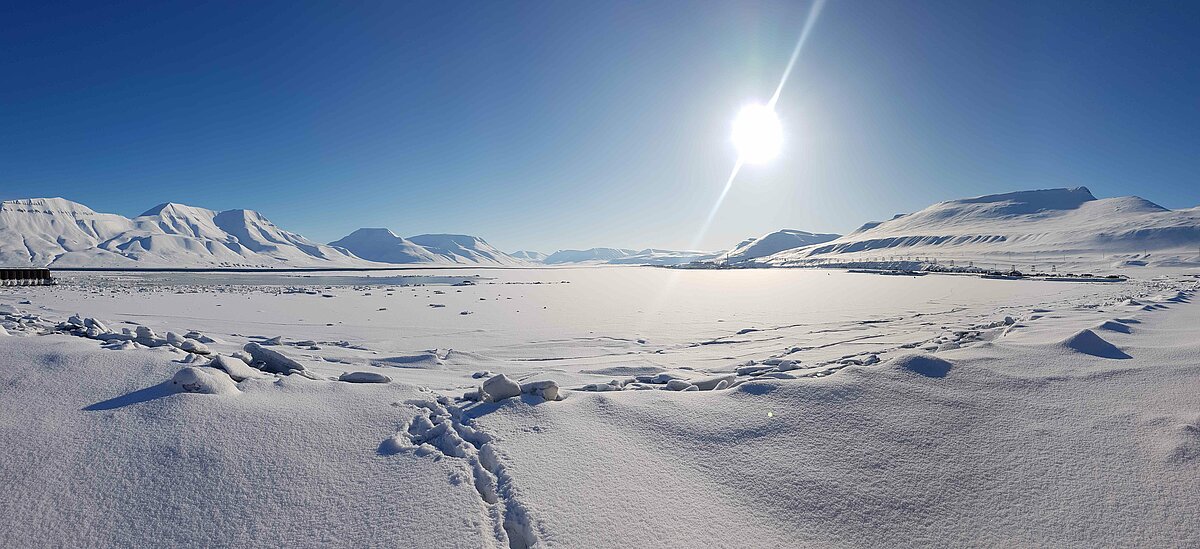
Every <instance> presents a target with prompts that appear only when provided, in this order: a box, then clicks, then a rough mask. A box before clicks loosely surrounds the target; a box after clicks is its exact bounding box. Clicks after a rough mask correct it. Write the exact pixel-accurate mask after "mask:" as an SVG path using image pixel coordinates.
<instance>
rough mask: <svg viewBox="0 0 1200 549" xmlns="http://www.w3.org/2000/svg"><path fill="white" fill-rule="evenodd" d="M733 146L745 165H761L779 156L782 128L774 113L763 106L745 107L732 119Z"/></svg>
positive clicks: (781, 143)
mask: <svg viewBox="0 0 1200 549" xmlns="http://www.w3.org/2000/svg"><path fill="white" fill-rule="evenodd" d="M733 146H734V147H736V148H737V151H738V155H739V156H740V158H741V160H742V161H743V162H745V163H747V164H762V163H763V162H767V161H768V160H771V159H773V158H775V157H776V156H778V155H779V150H780V149H781V148H782V147H783V126H782V125H780V124H779V117H778V116H776V115H775V111H774V110H772V109H771V108H770V107H767V106H764V105H747V106H745V107H743V108H742V110H741V111H740V112H738V115H737V117H736V118H734V119H733Z"/></svg>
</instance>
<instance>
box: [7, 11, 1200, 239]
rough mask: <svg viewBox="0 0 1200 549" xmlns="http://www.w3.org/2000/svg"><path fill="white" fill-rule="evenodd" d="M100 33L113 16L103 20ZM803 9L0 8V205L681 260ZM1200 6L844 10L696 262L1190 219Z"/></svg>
mask: <svg viewBox="0 0 1200 549" xmlns="http://www.w3.org/2000/svg"><path fill="white" fill-rule="evenodd" d="M110 4H111V5H110ZM808 9H809V5H808V3H807V2H750V1H738V2H703V1H697V0H690V1H686V2H667V1H661V2H513V3H508V2H422V3H415V2H414V3H401V2H378V3H369V2H368V3H362V4H359V5H353V6H352V5H350V3H337V2H325V3H302V2H278V3H272V2H266V1H262V2H206V3H196V4H187V3H183V2H145V3H138V2H117V3H101V2H90V1H88V2H79V3H76V4H72V3H70V2H58V3H50V2H44V3H43V2H27V3H19V4H13V3H9V2H4V3H3V4H0V74H2V75H3V85H0V198H5V199H7V198H17V197H28V196H63V197H65V198H69V199H72V200H76V201H79V202H82V203H84V204H87V205H88V206H90V207H92V208H93V209H96V210H99V211H107V212H114V213H120V214H124V215H130V216H132V215H136V214H138V213H141V212H142V211H144V210H146V209H148V208H150V207H151V206H154V205H155V204H157V203H161V202H166V201H174V202H182V203H186V204H191V205H196V206H204V207H208V208H213V209H228V208H250V209H255V210H259V211H261V212H263V213H264V214H265V215H267V216H268V217H269V218H271V219H272V220H273V221H275V222H276V223H277V224H279V225H281V226H283V227H285V228H288V229H291V230H294V231H297V232H300V233H302V234H305V235H307V236H309V237H311V238H314V239H317V240H321V241H330V240H334V239H336V238H339V237H341V236H343V235H344V234H346V233H348V232H350V231H352V230H353V229H355V228H358V227H362V226H383V227H389V228H391V229H393V230H395V231H396V232H398V233H400V234H405V235H409V234H416V233H423V232H458V233H469V234H476V235H480V236H483V237H484V238H486V239H488V240H489V241H491V242H492V243H493V244H495V245H497V246H499V247H501V248H502V249H507V250H514V249H519V248H526V249H536V250H542V251H553V250H555V249H559V248H569V247H576V248H579V247H592V246H622V247H633V248H640V247H649V246H653V247H662V248H682V247H687V246H688V245H689V244H690V243H691V242H692V240H693V238H695V236H696V234H697V231H699V229H700V226H701V225H702V224H703V222H704V219H705V218H706V217H707V215H708V212H709V209H710V208H711V207H712V205H713V203H714V202H715V200H716V198H717V196H718V195H719V194H720V191H721V188H722V186H723V184H724V181H725V178H726V176H727V175H728V173H729V170H730V167H731V166H732V164H733V162H734V160H735V157H736V153H735V152H734V150H733V148H732V146H731V145H730V143H729V129H730V122H731V119H732V117H733V115H734V114H735V113H736V112H737V110H738V109H739V108H740V107H741V106H742V105H743V104H745V103H747V102H750V101H753V100H755V99H757V100H759V101H765V100H766V99H767V98H769V96H770V94H771V93H772V92H773V91H774V87H775V85H776V83H777V81H778V78H779V76H780V73H781V71H782V70H783V67H784V65H785V64H786V61H787V58H788V56H789V55H790V53H791V50H792V47H793V45H794V44H795V41H796V38H797V37H798V35H799V31H800V29H801V27H802V26H803V23H804V19H805V17H806V15H807V13H808ZM1197 52H1200V2H1190V1H1180V2H1166V1H1163V2H1065V1H1059V2H1045V1H1037V2H1015V1H1004V2H970V1H961V0H954V1H940V0H939V1H922V2H914V1H908V0H904V1H886V0H879V1H866V0H830V2H829V3H828V4H827V5H826V7H825V9H824V11H823V12H822V14H821V17H820V19H819V20H818V21H817V23H816V26H815V27H814V30H813V34H812V35H811V37H810V40H809V42H808V43H807V44H806V46H805V48H804V51H803V52H802V54H801V57H800V59H799V61H798V63H797V65H796V68H795V71H794V72H793V74H792V77H791V79H790V80H789V82H788V84H787V87H786V88H785V89H784V92H783V95H782V97H781V98H780V101H779V104H778V109H777V110H778V112H779V114H780V117H781V118H782V119H783V124H784V129H785V132H786V140H787V141H786V143H785V146H784V150H783V153H782V156H781V157H780V158H778V159H777V160H776V161H774V162H772V163H770V164H767V165H763V166H753V167H748V168H746V169H744V170H743V171H742V173H741V174H740V175H739V177H738V180H737V181H736V183H735V185H734V187H733V189H732V191H731V192H730V195H729V197H728V199H727V200H726V201H725V202H724V204H723V205H722V208H721V210H720V212H719V213H718V215H717V218H716V220H715V222H714V223H713V226H712V228H711V229H710V230H709V231H708V233H707V235H706V236H705V238H704V239H703V240H702V241H701V247H704V248H710V249H717V248H725V247H728V246H731V245H733V244H735V243H736V242H738V241H739V240H741V239H743V238H745V237H746V236H751V235H755V234H759V233H764V232H767V231H771V230H774V229H778V228H782V227H788V228H797V229H806V230H813V231H832V232H845V231H850V230H852V229H854V228H855V227H856V226H858V225H859V224H861V223H862V222H864V221H868V220H872V219H881V218H887V217H890V216H891V215H892V214H894V213H897V212H901V211H910V210H914V209H918V208H921V207H923V206H925V205H928V204H929V203H932V202H936V201H939V200H945V199H950V198H956V197H963V196H969V195H978V194H987V193H992V192H1005V191H1010V190H1018V189H1029V188H1044V187H1062V186H1077V185H1086V186H1088V187H1089V188H1091V189H1092V191H1093V192H1094V193H1095V194H1097V195H1098V196H1119V195H1128V194H1137V195H1139V196H1143V197H1145V198H1147V199H1150V200H1152V201H1155V202H1157V203H1159V204H1162V205H1164V206H1168V207H1172V208H1180V207H1192V206H1196V205H1198V204H1200V177H1198V175H1197V174H1198V173H1200V71H1198V70H1197V69H1196V67H1197V64H1198V63H1200V58H1198V56H1200V54H1197Z"/></svg>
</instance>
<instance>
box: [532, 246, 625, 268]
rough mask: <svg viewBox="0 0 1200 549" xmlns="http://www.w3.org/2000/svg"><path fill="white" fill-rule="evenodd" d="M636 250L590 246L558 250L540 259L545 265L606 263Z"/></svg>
mask: <svg viewBox="0 0 1200 549" xmlns="http://www.w3.org/2000/svg"><path fill="white" fill-rule="evenodd" d="M635 253H637V250H629V249H625V248H590V249H587V250H559V251H557V252H554V253H552V254H550V255H548V256H546V259H543V260H542V263H545V264H546V265H561V264H563V263H607V262H608V261H611V260H613V259H618V258H621V257H628V256H631V255H633V254H635Z"/></svg>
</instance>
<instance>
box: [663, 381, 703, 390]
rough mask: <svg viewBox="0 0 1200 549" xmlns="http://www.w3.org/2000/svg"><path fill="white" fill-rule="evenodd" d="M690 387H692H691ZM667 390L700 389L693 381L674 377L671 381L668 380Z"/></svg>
mask: <svg viewBox="0 0 1200 549" xmlns="http://www.w3.org/2000/svg"><path fill="white" fill-rule="evenodd" d="M689 387H690V389H689ZM667 390H668V391H689V390H690V391H698V390H699V387H696V386H695V385H692V384H691V383H688V382H687V381H684V380H682V379H672V380H671V381H668V382H667Z"/></svg>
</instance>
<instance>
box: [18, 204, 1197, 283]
mask: <svg viewBox="0 0 1200 549" xmlns="http://www.w3.org/2000/svg"><path fill="white" fill-rule="evenodd" d="M1152 252H1153V253H1152ZM1197 254H1200V207H1197V208H1189V209H1182V210H1169V209H1167V208H1164V207H1162V206H1159V205H1157V204H1155V203H1153V202H1150V201H1148V200H1145V199H1143V198H1139V197H1136V196H1128V197H1119V198H1104V199H1098V198H1096V197H1095V196H1093V195H1092V193H1091V191H1089V190H1088V189H1087V188H1085V187H1076V188H1072V189H1045V190H1034V191H1019V192H1012V193H1004V194H994V195H986V196H979V197H974V198H964V199H958V200H949V201H945V202H939V203H937V204H934V205H931V206H929V207H927V208H925V209H922V210H920V211H917V212H915V213H910V214H899V215H896V216H895V217H893V218H891V219H889V220H887V221H873V222H869V223H865V224H863V225H862V226H861V227H859V228H858V229H857V230H855V231H854V232H851V233H850V234H847V235H842V236H839V235H836V234H827V233H811V232H807V231H801V230H796V229H782V230H779V231H775V232H771V233H768V234H765V235H762V236H758V237H753V238H748V239H746V240H744V241H742V242H740V243H738V244H737V245H736V246H734V247H733V248H731V249H730V250H729V251H727V252H701V251H679V250H663V249H655V248H648V249H644V250H633V249H625V248H591V249H587V250H559V251H556V252H554V253H551V254H549V255H546V254H542V253H539V252H534V251H528V250H522V251H519V252H514V253H512V254H507V253H504V252H502V251H500V250H498V249H496V248H495V247H493V246H492V245H490V244H488V243H487V241H485V240H483V239H482V238H479V237H476V236H468V235H454V234H422V235H417V236H411V237H401V236H398V235H396V234H395V233H393V232H392V231H390V230H388V229H384V228H363V229H358V230H356V231H354V232H352V233H350V234H349V235H346V236H345V237H343V238H341V239H339V240H336V241H334V242H331V243H330V244H320V243H317V242H313V241H311V240H309V239H307V238H305V237H303V236H301V235H299V234H296V233H293V232H289V231H286V230H284V229H282V228H280V227H278V226H276V225H275V224H274V223H272V222H271V221H270V220H268V219H267V218H265V217H263V216H262V215H261V214H259V213H258V212H255V211H253V210H240V209H239V210H226V211H215V210H209V209H205V208H197V207H194V206H186V205H183V204H175V203H166V204H161V205H159V206H155V207H154V208H151V209H150V210H147V211H146V212H145V213H143V214H141V215H139V216H137V217H134V218H132V219H131V218H126V217H123V216H120V215H116V214H107V213H98V212H95V211H93V210H91V209H90V208H88V207H87V206H84V205H82V204H78V203H75V202H71V201H69V200H65V199H62V198H27V199H18V200H8V201H4V202H0V265H6V266H22V265H50V266H55V267H119V268H139V267H182V268H372V267H373V268H386V267H387V266H389V265H445V266H454V265H489V266H511V267H520V266H532V265H683V264H689V263H695V264H697V265H733V266H736V265H741V266H803V265H809V264H817V263H828V262H831V261H832V262H835V263H838V262H855V261H863V260H871V259H879V258H888V257H895V256H903V257H922V258H933V259H938V258H940V259H943V260H947V261H955V260H961V261H993V262H1004V263H1007V262H1012V263H1014V264H1015V263H1017V262H1021V263H1030V262H1033V263H1035V264H1036V263H1042V264H1043V265H1045V264H1047V263H1054V262H1071V261H1076V262H1087V261H1092V262H1094V261H1095V260H1096V259H1097V258H1100V259H1102V260H1103V261H1105V262H1107V263H1111V264H1114V265H1145V264H1171V263H1172V262H1175V263H1178V262H1184V261H1194V260H1196V256H1197Z"/></svg>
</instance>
